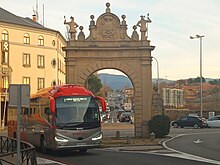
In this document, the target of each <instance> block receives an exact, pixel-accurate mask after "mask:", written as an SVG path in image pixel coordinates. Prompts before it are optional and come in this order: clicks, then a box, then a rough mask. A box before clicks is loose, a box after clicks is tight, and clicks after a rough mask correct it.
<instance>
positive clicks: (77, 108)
mask: <svg viewBox="0 0 220 165" xmlns="http://www.w3.org/2000/svg"><path fill="white" fill-rule="evenodd" d="M55 119H56V126H57V128H59V129H76V128H83V129H92V128H97V127H100V114H99V107H98V104H97V102H96V101H95V99H94V98H93V97H91V96H65V97H59V98H56V114H55Z"/></svg>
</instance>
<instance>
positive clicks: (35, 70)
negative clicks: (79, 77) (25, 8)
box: [0, 7, 66, 112]
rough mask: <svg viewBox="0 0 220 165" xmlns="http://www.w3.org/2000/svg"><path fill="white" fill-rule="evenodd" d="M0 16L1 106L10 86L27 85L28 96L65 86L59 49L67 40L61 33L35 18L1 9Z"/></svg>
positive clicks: (62, 53) (63, 68) (62, 52)
mask: <svg viewBox="0 0 220 165" xmlns="http://www.w3.org/2000/svg"><path fill="white" fill-rule="evenodd" d="M0 15H1V16H0V34H1V39H0V41H1V51H0V62H1V65H0V75H1V77H0V87H1V90H0V92H1V102H3V103H4V100H5V95H6V92H7V90H8V87H9V84H30V87H31V94H32V93H36V92H37V91H38V90H39V89H42V88H45V87H49V86H51V85H55V84H57V85H61V84H64V83H65V64H64V57H65V52H64V51H63V50H62V47H63V46H65V45H66V40H65V38H64V37H63V36H62V35H61V33H60V32H58V31H56V30H53V29H49V28H46V27H44V26H42V25H41V24H39V23H38V22H37V21H36V17H35V16H33V19H30V18H22V17H19V16H16V15H14V14H12V13H10V12H8V11H6V10H4V9H3V8H1V7H0ZM0 108H1V106H0ZM2 108H3V107H2ZM0 112H1V111H0Z"/></svg>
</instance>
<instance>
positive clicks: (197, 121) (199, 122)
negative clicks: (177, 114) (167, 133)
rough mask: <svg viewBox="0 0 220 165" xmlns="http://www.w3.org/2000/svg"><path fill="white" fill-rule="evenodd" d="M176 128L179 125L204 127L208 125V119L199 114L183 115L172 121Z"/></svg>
mask: <svg viewBox="0 0 220 165" xmlns="http://www.w3.org/2000/svg"><path fill="white" fill-rule="evenodd" d="M171 125H172V126H173V127H174V128H178V127H181V128H183V127H194V128H204V127H207V126H208V124H207V121H206V120H205V119H204V118H201V117H199V116H183V117H181V118H178V119H177V120H174V121H172V122H171Z"/></svg>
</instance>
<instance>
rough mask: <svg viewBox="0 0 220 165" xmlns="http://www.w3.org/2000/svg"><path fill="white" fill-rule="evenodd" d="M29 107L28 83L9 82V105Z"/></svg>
mask: <svg viewBox="0 0 220 165" xmlns="http://www.w3.org/2000/svg"><path fill="white" fill-rule="evenodd" d="M18 105H19V106H20V107H29V105H30V85H29V84H10V85H9V106H10V107H18Z"/></svg>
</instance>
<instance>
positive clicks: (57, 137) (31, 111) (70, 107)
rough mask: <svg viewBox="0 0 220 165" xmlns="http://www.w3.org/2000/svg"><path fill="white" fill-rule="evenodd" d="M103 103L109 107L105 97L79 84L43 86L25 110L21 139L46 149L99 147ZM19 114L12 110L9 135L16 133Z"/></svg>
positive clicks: (44, 150)
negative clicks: (94, 93) (96, 94)
mask: <svg viewBox="0 0 220 165" xmlns="http://www.w3.org/2000/svg"><path fill="white" fill-rule="evenodd" d="M97 101H98V102H97ZM99 104H101V107H102V110H103V111H105V110H106V102H105V100H104V99H103V98H102V97H99V96H94V95H93V93H92V92H90V91H88V90H87V89H85V88H84V87H81V86H77V85H71V84H70V85H63V86H55V87H50V88H47V89H44V90H41V91H39V92H37V93H36V94H34V95H32V96H31V100H30V107H29V108H24V109H22V110H21V126H20V127H21V132H20V134H21V140H24V141H27V142H29V143H31V144H33V145H34V146H36V147H40V148H41V151H42V152H46V150H47V149H51V150H53V151H56V150H62V149H74V150H79V151H80V152H86V151H87V149H90V148H98V147H100V142H101V139H102V131H101V119H100V111H99ZM16 116H17V112H16V110H15V109H11V110H9V115H8V118H9V120H10V119H11V120H10V121H9V122H8V136H9V137H16V129H17V126H16V123H17V122H16V120H15V117H16Z"/></svg>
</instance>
